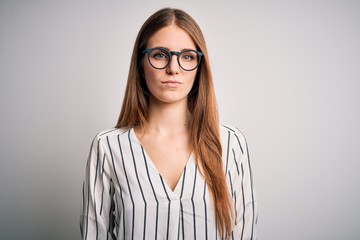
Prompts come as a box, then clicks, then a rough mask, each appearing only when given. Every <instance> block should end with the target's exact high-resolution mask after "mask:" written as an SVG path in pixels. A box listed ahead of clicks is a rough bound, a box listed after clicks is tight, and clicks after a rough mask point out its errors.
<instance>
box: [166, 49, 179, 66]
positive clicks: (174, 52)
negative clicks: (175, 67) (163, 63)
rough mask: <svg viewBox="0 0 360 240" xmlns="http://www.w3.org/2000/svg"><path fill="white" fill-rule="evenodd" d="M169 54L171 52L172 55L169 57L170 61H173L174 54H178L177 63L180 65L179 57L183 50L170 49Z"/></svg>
mask: <svg viewBox="0 0 360 240" xmlns="http://www.w3.org/2000/svg"><path fill="white" fill-rule="evenodd" d="M169 54H170V57H169V63H168V64H170V63H171V60H172V58H173V56H176V57H177V63H178V64H179V65H180V61H179V58H180V54H181V52H177V51H169Z"/></svg>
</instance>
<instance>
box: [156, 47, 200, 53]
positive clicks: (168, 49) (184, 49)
mask: <svg viewBox="0 0 360 240" xmlns="http://www.w3.org/2000/svg"><path fill="white" fill-rule="evenodd" d="M152 48H163V49H165V50H167V51H169V52H173V51H172V50H170V48H167V47H163V46H155V47H152ZM186 50H193V51H197V49H192V48H183V49H181V50H180V52H182V51H186Z"/></svg>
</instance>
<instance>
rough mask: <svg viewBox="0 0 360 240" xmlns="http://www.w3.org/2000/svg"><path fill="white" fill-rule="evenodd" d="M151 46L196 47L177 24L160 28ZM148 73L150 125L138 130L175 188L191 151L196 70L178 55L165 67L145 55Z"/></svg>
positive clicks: (170, 48)
mask: <svg viewBox="0 0 360 240" xmlns="http://www.w3.org/2000/svg"><path fill="white" fill-rule="evenodd" d="M146 47H147V48H154V47H164V48H167V49H169V50H170V51H179V52H180V51H181V50H184V49H194V50H195V49H196V45H195V43H194V41H193V40H192V39H191V37H190V36H189V34H187V33H186V32H185V31H184V30H182V29H181V28H179V27H177V26H176V25H170V26H167V27H164V28H162V29H160V30H159V31H157V32H156V33H155V34H154V35H153V36H151V38H150V39H149V41H148V43H147V46H146ZM143 66H144V76H145V79H146V84H147V86H148V89H149V91H150V98H149V126H150V127H149V129H148V130H147V131H145V129H141V127H135V128H134V129H135V134H136V136H137V138H138V139H139V141H140V143H141V145H142V146H143V147H144V149H145V151H146V153H147V155H148V156H149V158H150V160H151V161H152V162H153V164H154V166H155V167H156V169H157V171H158V172H159V173H160V174H161V176H162V177H163V179H164V181H165V182H166V184H167V185H168V187H169V188H170V189H171V190H174V189H175V188H176V186H177V183H178V180H179V178H180V176H181V174H182V172H183V170H184V167H185V165H186V163H187V162H188V160H189V157H190V155H191V151H192V149H191V146H190V138H189V136H190V133H189V129H188V127H187V126H188V122H189V116H190V114H189V112H188V110H187V97H188V94H189V92H190V90H191V88H192V86H193V84H194V80H195V76H196V71H197V69H195V70H193V71H184V70H183V69H181V68H180V66H179V64H178V62H177V56H173V57H172V61H171V63H170V64H169V66H168V67H167V68H165V69H162V70H158V69H155V68H153V67H152V66H151V65H150V63H149V62H148V60H147V57H144V58H143Z"/></svg>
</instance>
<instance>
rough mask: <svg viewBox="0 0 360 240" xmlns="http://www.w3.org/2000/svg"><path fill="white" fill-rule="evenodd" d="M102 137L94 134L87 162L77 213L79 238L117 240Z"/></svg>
mask: <svg viewBox="0 0 360 240" xmlns="http://www.w3.org/2000/svg"><path fill="white" fill-rule="evenodd" d="M102 141H103V139H101V138H100V137H99V136H97V137H95V139H94V140H93V142H92V144H91V148H90V153H89V157H88V160H87V164H86V172H85V179H84V183H83V189H82V202H81V214H80V230H81V239H83V240H91V239H116V238H115V236H114V233H113V225H114V224H113V223H114V221H113V219H114V217H113V208H112V206H113V194H114V190H113V189H114V188H113V185H112V181H111V177H110V174H109V165H108V159H107V157H106V154H105V151H104V149H103V147H102V143H101V142H102Z"/></svg>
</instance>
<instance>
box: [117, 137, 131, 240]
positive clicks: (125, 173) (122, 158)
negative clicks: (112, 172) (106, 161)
mask: <svg viewBox="0 0 360 240" xmlns="http://www.w3.org/2000/svg"><path fill="white" fill-rule="evenodd" d="M117 139H118V144H119V150H120V155H121V160H122V165H123V169H124V175H125V179H126V183H127V186H128V190H129V194H130V199H131V204H132V223H131V224H132V225H131V239H134V224H135V204H134V199H133V196H132V192H131V188H130V184H129V179H128V176H127V172H126V168H125V162H124V156H123V152H122V148H121V143H120V135H118V136H117ZM119 185H120V184H119ZM124 214H125V213H124ZM124 220H125V218H124ZM124 231H125V228H124ZM124 234H125V233H124Z"/></svg>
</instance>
